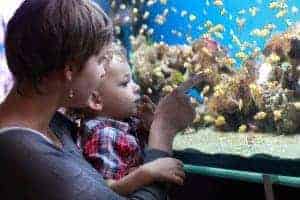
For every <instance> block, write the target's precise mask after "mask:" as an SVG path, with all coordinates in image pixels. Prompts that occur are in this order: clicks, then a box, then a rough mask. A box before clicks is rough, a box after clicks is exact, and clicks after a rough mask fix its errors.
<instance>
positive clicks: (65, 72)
mask: <svg viewBox="0 0 300 200" xmlns="http://www.w3.org/2000/svg"><path fill="white" fill-rule="evenodd" d="M111 38H112V28H111V23H110V20H109V19H108V18H107V16H106V15H105V14H104V13H103V12H102V10H101V9H100V8H98V7H96V6H95V5H93V4H91V3H90V2H88V1H84V0H39V1H36V0H26V1H25V2H24V3H23V4H22V5H21V7H20V8H19V9H18V10H17V11H16V13H15V15H14V16H13V18H12V19H11V20H10V22H9V24H8V28H7V35H6V41H5V42H6V43H5V44H6V47H5V48H6V55H7V61H8V66H9V68H10V70H11V72H12V74H13V76H14V79H15V85H14V88H13V89H12V91H11V93H10V94H9V95H8V97H7V99H6V100H5V102H4V103H3V104H2V105H1V106H0V128H1V129H0V162H1V165H0V176H1V179H2V181H1V186H0V193H1V197H3V198H4V197H6V198H9V199H51V200H53V199H84V200H86V199H116V200H117V199H123V197H120V196H118V195H117V194H115V193H114V192H113V191H111V190H110V189H109V188H108V187H107V185H106V184H105V183H104V181H103V178H102V177H101V176H100V175H99V174H98V173H97V171H95V170H94V169H93V168H92V167H91V166H90V165H89V164H88V163H87V162H86V161H85V160H84V159H83V157H82V156H81V154H80V152H79V151H78V150H77V148H76V146H75V144H74V142H73V140H72V139H71V137H70V134H69V132H68V131H67V129H65V127H64V124H63V123H62V124H60V126H61V127H60V130H62V131H60V132H59V133H54V132H52V131H51V130H50V129H49V128H48V125H49V122H50V120H51V118H52V116H53V114H54V113H55V111H56V110H57V109H58V108H59V107H61V106H64V107H83V106H84V105H87V103H89V102H97V101H91V99H94V100H95V99H97V94H92V93H91V91H93V90H94V89H95V87H96V86H97V84H98V81H99V80H100V79H101V77H102V76H104V75H105V71H104V68H103V66H104V65H105V63H106V60H107V59H109V58H108V57H107V56H106V53H105V50H106V47H107V46H108V45H109V44H110V43H111ZM196 82H197V80H196V79H193V80H190V81H188V82H187V83H185V85H182V86H181V87H179V88H178V89H177V90H175V91H174V92H173V93H172V94H171V95H169V96H167V97H165V98H164V99H163V100H162V101H161V102H160V104H159V105H158V106H157V111H156V113H155V117H154V121H153V124H152V126H151V130H150V138H149V149H148V150H147V151H146V155H145V162H146V163H148V168H149V169H151V168H155V167H156V165H155V160H156V159H159V158H162V157H168V156H170V154H171V149H172V141H173V137H174V136H175V134H176V132H178V131H179V130H181V129H183V128H185V127H186V126H187V125H188V124H189V122H190V121H192V119H193V117H194V111H193V108H192V107H191V105H190V103H189V101H188V98H187V97H186V96H185V95H184V91H185V90H186V89H187V88H189V87H191V86H192V85H194V84H195V83H196ZM94 106H97V105H94ZM169 161H170V162H173V164H174V166H175V165H176V168H175V171H171V172H170V173H174V174H175V173H177V174H178V173H181V174H182V170H183V169H182V163H181V162H180V161H178V160H175V159H171V158H170V160H169ZM165 197H166V189H165V187H164V185H163V184H160V183H157V184H154V185H151V186H148V187H144V188H143V189H140V190H138V191H136V192H135V193H133V194H131V195H130V196H129V197H128V198H129V199H147V200H151V199H164V198H165Z"/></svg>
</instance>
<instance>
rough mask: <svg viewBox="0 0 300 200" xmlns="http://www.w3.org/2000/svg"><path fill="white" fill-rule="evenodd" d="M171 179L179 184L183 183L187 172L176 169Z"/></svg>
mask: <svg viewBox="0 0 300 200" xmlns="http://www.w3.org/2000/svg"><path fill="white" fill-rule="evenodd" d="M171 176H172V177H171V181H172V182H173V183H175V184H177V185H183V183H184V180H185V173H184V172H183V171H181V170H176V171H174V172H173V174H172V175H171Z"/></svg>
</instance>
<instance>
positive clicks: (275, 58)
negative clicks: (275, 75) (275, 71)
mask: <svg viewBox="0 0 300 200" xmlns="http://www.w3.org/2000/svg"><path fill="white" fill-rule="evenodd" d="M266 61H267V62H268V63H270V64H275V63H277V62H279V61H280V57H279V56H278V55H277V54H276V53H271V54H270V55H269V56H268V57H267V59H266Z"/></svg>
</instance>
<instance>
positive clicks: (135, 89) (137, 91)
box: [134, 84, 141, 93]
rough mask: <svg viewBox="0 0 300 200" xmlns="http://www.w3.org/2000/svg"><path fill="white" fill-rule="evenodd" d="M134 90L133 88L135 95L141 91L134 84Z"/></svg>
mask: <svg viewBox="0 0 300 200" xmlns="http://www.w3.org/2000/svg"><path fill="white" fill-rule="evenodd" d="M134 87H135V88H134V91H135V93H140V91H141V88H140V86H139V85H137V84H135V86H134Z"/></svg>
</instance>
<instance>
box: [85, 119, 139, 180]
mask: <svg viewBox="0 0 300 200" xmlns="http://www.w3.org/2000/svg"><path fill="white" fill-rule="evenodd" d="M83 127H84V128H83V134H81V135H82V136H83V137H84V139H82V143H81V147H82V150H83V155H84V156H85V158H86V159H87V160H88V161H89V162H90V163H91V164H92V165H93V166H94V168H96V169H97V170H98V171H99V172H100V173H101V174H102V175H103V177H104V178H105V179H115V180H118V179H120V178H122V177H123V176H125V175H127V174H128V173H129V170H130V169H132V168H134V167H137V166H139V165H141V164H142V162H143V159H142V147H141V145H140V142H139V140H138V137H137V136H136V135H135V134H136V132H135V130H136V129H134V127H131V126H130V124H129V123H125V122H120V121H116V120H112V119H107V118H96V119H91V120H88V121H86V122H85V123H84V126H83Z"/></svg>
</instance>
